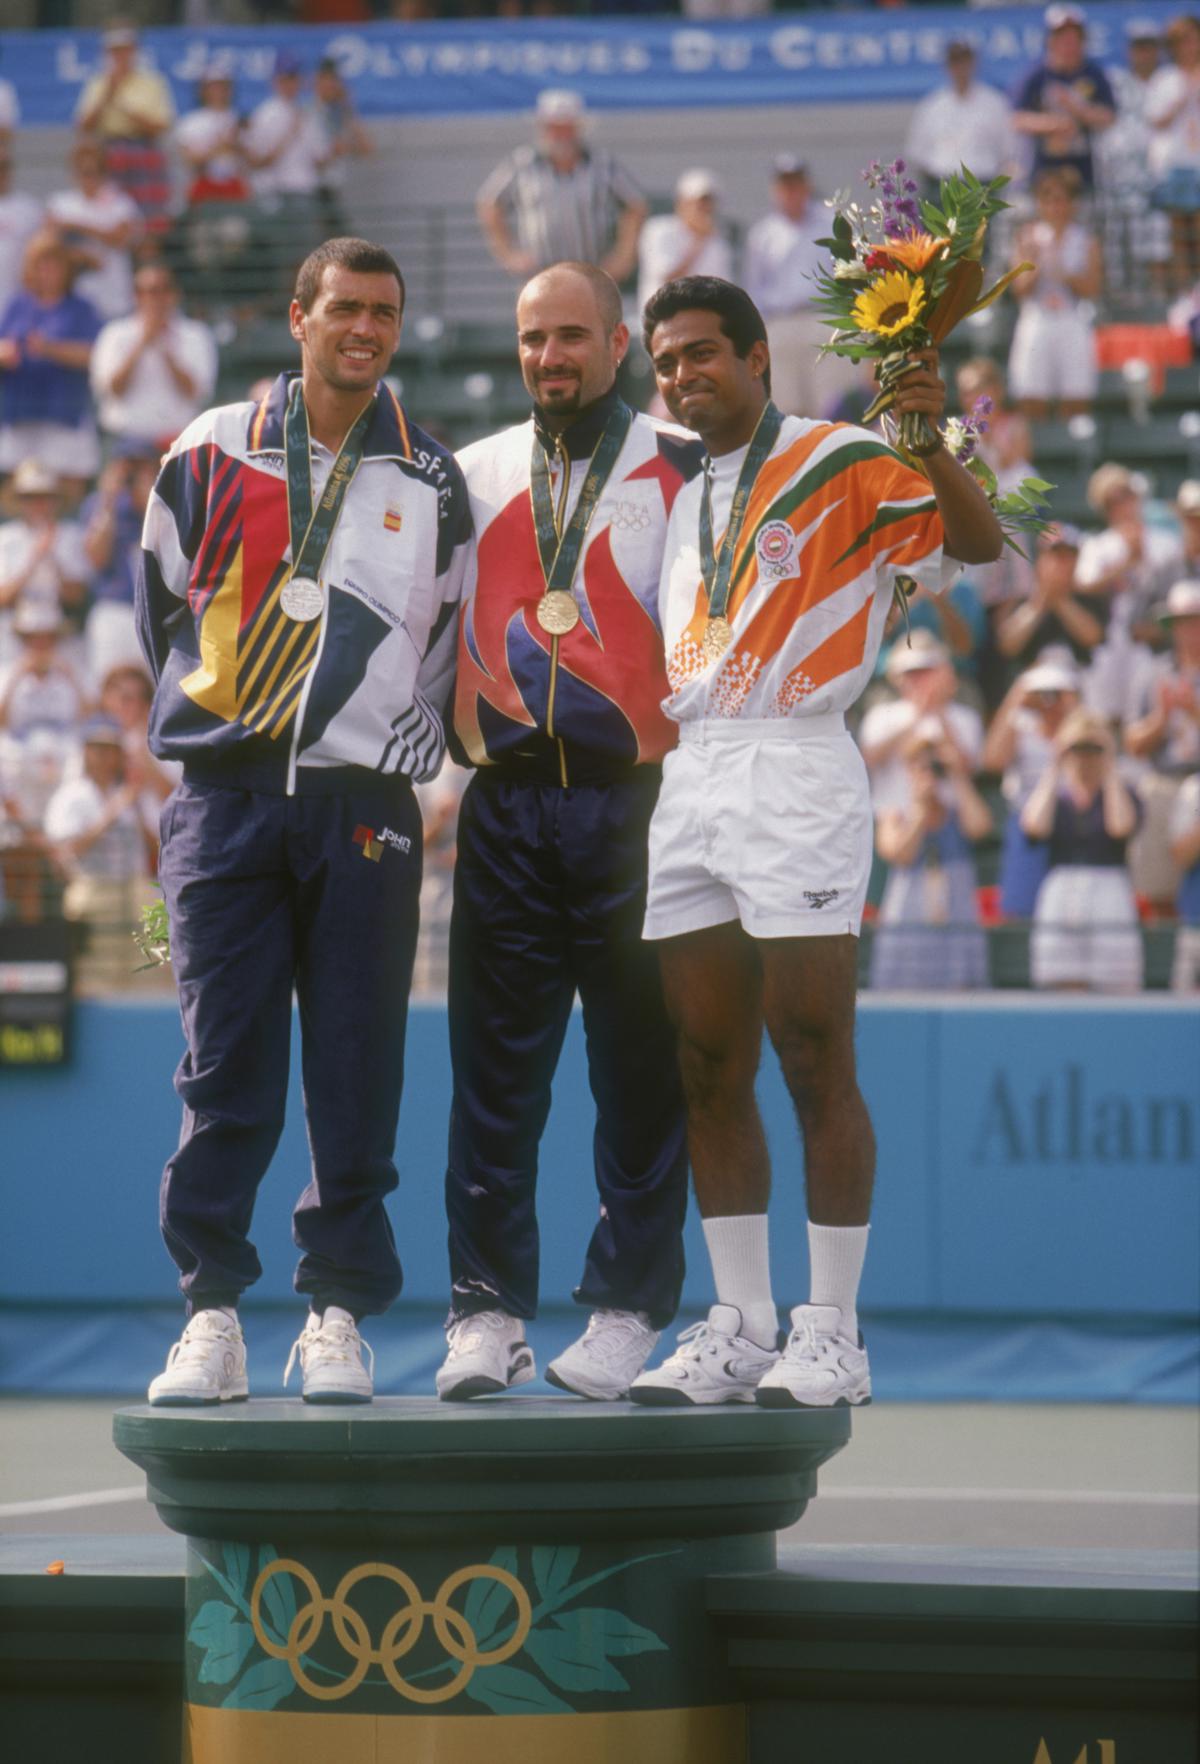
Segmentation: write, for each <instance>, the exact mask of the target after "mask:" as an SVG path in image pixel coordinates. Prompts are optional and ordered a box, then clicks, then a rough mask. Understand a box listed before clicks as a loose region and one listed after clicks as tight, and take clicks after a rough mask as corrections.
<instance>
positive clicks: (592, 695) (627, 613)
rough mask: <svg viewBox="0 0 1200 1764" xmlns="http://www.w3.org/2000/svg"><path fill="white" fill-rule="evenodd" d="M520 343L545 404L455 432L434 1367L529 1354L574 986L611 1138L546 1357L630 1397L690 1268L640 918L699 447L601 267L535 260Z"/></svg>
mask: <svg viewBox="0 0 1200 1764" xmlns="http://www.w3.org/2000/svg"><path fill="white" fill-rule="evenodd" d="M517 341H518V350H519V353H520V359H521V366H522V372H523V375H524V379H525V384H526V386H527V388H528V389H529V391H530V393H531V394H532V396H533V398H534V401H535V404H534V412H533V418H532V421H530V422H526V423H523V424H521V425H519V426H518V427H516V428H512V429H506V430H504V431H503V432H502V433H501V434H498V435H493V436H490V437H488V438H487V439H486V440H483V441H478V442H475V443H474V444H472V445H471V446H470V447H468V448H466V449H465V451H464V452H463V454H462V455H461V461H462V466H463V470H464V472H465V474H466V479H467V485H468V488H469V490H470V496H471V512H472V519H473V522H474V524H475V529H476V533H477V547H478V549H477V560H478V567H477V571H476V573H475V575H474V576H473V577H472V578H471V580H470V581H469V583H468V589H467V592H466V595H465V597H464V600H465V603H464V609H463V616H462V620H461V633H460V640H459V651H458V678H457V684H456V688H455V712H454V718H455V739H456V742H457V743H458V745H459V748H460V750H461V752H462V754H463V756H464V757H465V758H466V760H467V761H468V763H469V764H471V765H472V766H473V767H474V768H475V774H474V777H473V778H472V780H471V783H470V785H469V786H468V788H467V792H466V795H465V797H464V800H463V807H462V812H461V815H460V818H459V845H458V863H457V867H456V870H455V878H454V912H453V917H452V920H451V927H450V988H449V1006H450V1049H451V1059H452V1063H453V1067H454V1102H453V1110H452V1115H451V1122H450V1152H449V1162H448V1168H447V1173H446V1202H447V1211H448V1214H449V1221H450V1262H451V1278H452V1296H451V1311H450V1320H449V1327H448V1337H449V1353H448V1355H447V1358H446V1361H445V1363H444V1365H443V1366H442V1368H441V1369H440V1371H439V1373H438V1376H437V1387H438V1392H439V1394H440V1395H441V1396H442V1397H443V1398H448V1399H461V1398H464V1397H472V1396H476V1395H479V1394H482V1393H484V1392H487V1391H490V1390H502V1389H505V1388H506V1387H508V1386H511V1385H516V1384H522V1383H524V1382H526V1381H527V1380H528V1379H530V1378H532V1377H533V1356H532V1353H531V1351H530V1349H529V1347H528V1345H527V1343H526V1340H525V1322H526V1320H527V1319H528V1318H530V1317H532V1316H533V1315H534V1314H535V1312H536V1308H537V1296H538V1231H537V1217H536V1212H535V1205H534V1200H535V1194H534V1191H535V1184H536V1180H537V1162H538V1143H539V1140H540V1139H541V1135H542V1129H543V1127H544V1126H545V1122H546V1116H547V1113H548V1110H549V1106H550V1084H551V1079H552V1077H553V1074H554V1069H555V1066H556V1064H557V1062H558V1056H559V1052H560V1050H561V1047H562V1042H563V1036H564V1034H565V1032H566V1027H567V1021H568V1018H569V1016H570V1012H571V1006H572V1002H573V1000H574V998H575V997H576V995H578V997H579V1000H580V1003H581V1005H582V1008H583V1028H584V1034H585V1037H586V1041H587V1058H588V1076H589V1079H590V1083H591V1090H592V1095H593V1097H594V1099H595V1104H596V1114H595V1130H594V1134H592V1133H591V1132H590V1131H589V1129H590V1127H591V1123H590V1122H585V1121H583V1120H580V1121H579V1122H578V1123H577V1129H578V1135H579V1139H580V1144H581V1146H583V1145H585V1144H587V1142H588V1140H589V1139H591V1141H592V1145H593V1148H594V1164H595V1180H596V1188H597V1191H598V1199H599V1207H598V1213H597V1217H596V1221H595V1226H594V1229H593V1231H592V1235H591V1241H590V1243H589V1245H588V1249H587V1254H586V1258H585V1265H584V1269H583V1276H582V1279H581V1280H580V1282H579V1285H578V1287H577V1289H576V1292H575V1299H576V1302H577V1303H579V1304H581V1305H584V1306H586V1307H587V1309H588V1310H589V1312H590V1318H589V1322H588V1326H587V1329H586V1331H585V1333H584V1334H583V1336H582V1337H581V1339H580V1340H579V1341H577V1342H575V1343H574V1344H573V1345H572V1346H571V1347H569V1348H568V1349H567V1350H566V1351H565V1352H564V1353H563V1354H561V1355H560V1356H559V1357H558V1358H557V1359H556V1360H554V1361H553V1362H552V1363H551V1365H550V1367H549V1368H548V1371H547V1377H548V1378H549V1380H550V1382H551V1383H553V1384H556V1385H558V1386H559V1387H560V1388H563V1389H567V1390H571V1391H575V1392H577V1393H579V1394H580V1395H583V1396H589V1397H592V1398H606V1397H619V1396H622V1395H624V1393H625V1391H626V1389H627V1388H628V1386H629V1384H630V1382H631V1381H632V1379H633V1378H634V1377H635V1376H636V1374H637V1373H638V1372H639V1371H640V1370H641V1368H642V1366H643V1364H644V1363H645V1360H646V1357H647V1355H648V1354H649V1353H650V1351H651V1349H652V1348H653V1346H654V1343H655V1342H656V1340H657V1339H658V1331H659V1330H661V1329H662V1328H663V1327H664V1325H665V1324H667V1323H668V1322H670V1320H671V1318H672V1317H673V1316H674V1314H675V1310H676V1307H677V1305H678V1302H679V1292H680V1286H681V1283H682V1279H683V1242H682V1227H683V1217H684V1212H685V1208H686V1204H687V1148H686V1144H685V1134H684V1116H683V1103H682V1094H681V1090H680V1082H679V1073H678V1067H677V1062H676V1053H675V1036H674V1031H673V1030H672V1027H671V1024H670V1023H669V1021H668V1019H667V1015H666V1011H665V1009H664V1006H663V999H662V988H661V983H660V980H659V975H658V965H657V961H656V959H655V956H654V953H653V951H652V950H651V949H650V948H649V946H648V945H646V944H645V943H643V942H642V917H643V913H644V909H645V895H646V868H647V847H646V838H647V828H648V825H649V821H650V815H651V812H652V810H653V808H654V803H655V799H656V797H657V795H658V787H659V782H660V779H661V775H662V763H661V762H662V758H663V755H664V753H665V752H666V751H667V749H668V748H669V747H670V746H672V745H673V744H674V740H675V729H674V726H673V725H672V724H671V723H670V722H669V721H668V719H667V718H666V716H665V715H664V714H663V711H662V700H663V699H664V698H665V697H666V696H667V683H666V675H665V671H664V662H663V649H662V637H661V634H660V630H659V624H658V608H657V595H658V576H659V571H660V568H661V563H662V548H663V542H664V538H665V535H666V529H667V520H668V517H669V515H670V512H671V506H672V504H673V502H674V500H675V497H676V495H677V493H678V492H679V490H680V489H681V487H682V486H683V485H684V484H685V483H686V482H687V481H688V479H689V478H691V477H694V476H695V475H696V474H697V473H698V472H699V470H700V465H701V459H702V450H701V448H700V446H699V445H698V444H697V443H696V442H695V441H694V440H692V439H691V438H690V437H688V436H687V435H686V434H685V433H683V432H682V431H680V430H678V429H671V428H669V427H667V425H665V424H662V423H657V422H655V421H653V420H652V419H651V418H649V417H646V416H634V415H633V414H632V413H631V412H630V411H628V409H627V408H626V407H625V406H624V405H623V403H622V401H621V399H620V397H619V395H618V393H617V391H616V389H615V385H614V382H615V379H616V373H617V368H618V366H619V364H620V361H621V358H622V356H623V354H624V351H625V348H626V347H627V345H628V341H629V333H628V331H627V330H626V328H625V326H624V324H623V323H622V322H621V303H620V296H619V293H618V291H617V288H616V285H615V283H613V282H612V281H611V280H610V278H609V277H608V276H606V275H605V274H604V273H603V271H600V270H597V269H594V268H592V267H591V266H590V265H586V264H559V265H556V266H554V267H552V268H551V269H549V270H546V271H544V272H543V273H542V274H541V275H539V276H536V277H535V278H534V279H533V281H532V282H530V283H529V284H528V286H527V287H526V288H525V289H524V290H523V292H522V294H521V297H520V300H519V301H518V304H517ZM539 499H540V500H539ZM539 508H540V510H541V513H540V514H539V512H538V511H539ZM589 508H590V510H591V515H590V519H589V520H588V521H587V522H586V527H585V529H584V530H583V531H582V532H581V531H580V527H581V524H582V520H583V517H582V515H581V514H580V511H581V510H583V511H585V512H586V511H587V510H588V509H589ZM556 548H557V549H556ZM551 553H554V561H553V564H552V566H551V567H550V569H549V572H548V573H547V560H548V558H549V557H550V555H551ZM564 554H566V555H568V556H569V557H570V559H571V561H570V562H568V563H564V562H563V558H564ZM564 1175H565V1173H564V1172H555V1179H556V1180H562V1179H563V1178H564Z"/></svg>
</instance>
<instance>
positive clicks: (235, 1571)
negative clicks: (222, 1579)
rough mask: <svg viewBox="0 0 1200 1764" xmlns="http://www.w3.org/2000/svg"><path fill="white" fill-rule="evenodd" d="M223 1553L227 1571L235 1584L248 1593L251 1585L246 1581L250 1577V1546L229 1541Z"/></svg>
mask: <svg viewBox="0 0 1200 1764" xmlns="http://www.w3.org/2000/svg"><path fill="white" fill-rule="evenodd" d="M221 1555H222V1557H223V1559H224V1562H225V1572H226V1574H228V1576H229V1578H230V1580H232V1582H233V1584H234V1586H236V1587H239V1588H241V1589H242V1590H243V1591H245V1592H246V1593H247V1594H248V1593H249V1587H248V1586H247V1584H246V1583H247V1581H248V1580H249V1579H250V1550H249V1547H248V1546H247V1545H246V1544H236V1543H227V1544H226V1545H225V1547H224V1549H223V1550H222V1551H221Z"/></svg>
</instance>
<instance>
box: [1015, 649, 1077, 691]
mask: <svg viewBox="0 0 1200 1764" xmlns="http://www.w3.org/2000/svg"><path fill="white" fill-rule="evenodd" d="M1021 685H1022V686H1023V687H1024V689H1025V691H1026V692H1078V691H1079V675H1078V674H1077V673H1076V671H1075V668H1074V667H1073V666H1068V664H1067V663H1066V662H1061V661H1055V659H1054V658H1053V656H1051V658H1050V660H1049V661H1041V660H1039V661H1036V662H1034V664H1033V666H1032V667H1031V668H1026V670H1025V672H1024V673H1023V674H1022V675H1021Z"/></svg>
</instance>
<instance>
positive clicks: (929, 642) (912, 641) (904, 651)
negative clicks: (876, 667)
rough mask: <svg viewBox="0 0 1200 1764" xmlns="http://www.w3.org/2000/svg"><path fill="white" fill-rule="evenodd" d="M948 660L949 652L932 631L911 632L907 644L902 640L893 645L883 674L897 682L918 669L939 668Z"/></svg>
mask: <svg viewBox="0 0 1200 1764" xmlns="http://www.w3.org/2000/svg"><path fill="white" fill-rule="evenodd" d="M949 660H950V651H949V650H948V649H947V648H946V645H945V644H944V643H941V642H939V640H938V639H937V638H936V637H935V636H934V635H933V632H932V631H913V632H912V634H911V635H910V637H909V639H908V642H907V643H906V642H905V641H904V639H903V638H900V639H899V640H898V641H897V642H896V643H893V645H892V648H891V653H890V654H889V655H888V658H887V666H886V668H885V669H884V672H885V673H886V674H887V677H888V679H889V680H898V679H899V678H900V676H901V675H902V674H913V673H916V671H917V670H918V669H919V668H940V667H942V666H943V665H944V664H945V663H946V662H948V661H949Z"/></svg>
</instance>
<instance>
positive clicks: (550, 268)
mask: <svg viewBox="0 0 1200 1764" xmlns="http://www.w3.org/2000/svg"><path fill="white" fill-rule="evenodd" d="M560 270H566V271H568V272H569V273H570V274H571V275H573V276H578V277H579V279H580V281H581V282H586V283H587V284H588V286H589V287H590V288H591V290H592V293H593V294H594V295H595V296H596V305H597V307H598V309H599V312H600V317H601V319H602V320H603V321H604V324H605V325H606V326H607V328H608V331H609V332H610V334H611V333H612V332H613V331H615V330H616V328H617V326H618V325H619V324H620V323H621V320H622V319H623V317H624V316H625V314H624V305H623V303H622V300H621V290H620V289H619V288H618V287H617V284H616V283H615V282H614V281H613V279H612V277H611V276H610V275H609V274H608V271H607V270H602V269H600V268H598V267H597V265H596V264H594V263H583V262H581V261H579V260H578V259H576V258H573V257H564V258H562V259H561V261H560V262H558V263H548V264H547V265H546V267H545V269H540V270H538V271H537V273H536V275H532V276H530V278H529V281H528V282H526V284H525V288H528V287H530V286H531V285H532V284H533V283H534V282H542V281H545V280H546V278H547V277H548V276H556V275H557V274H558V273H559V271H560ZM525 288H522V289H521V294H524V292H525ZM517 298H518V299H520V295H518V296H517Z"/></svg>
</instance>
